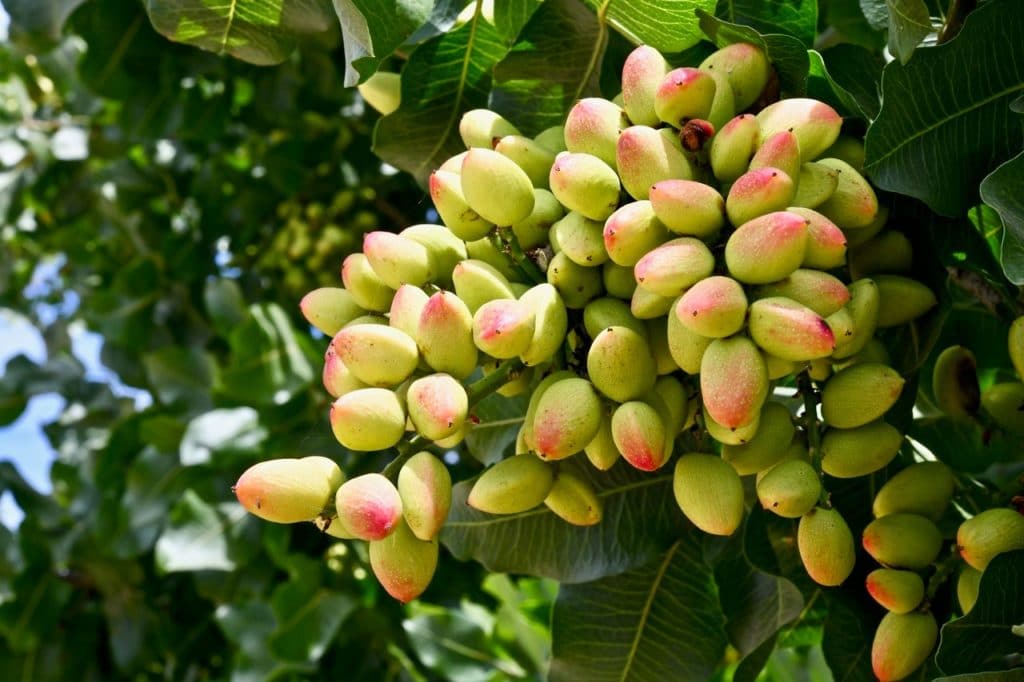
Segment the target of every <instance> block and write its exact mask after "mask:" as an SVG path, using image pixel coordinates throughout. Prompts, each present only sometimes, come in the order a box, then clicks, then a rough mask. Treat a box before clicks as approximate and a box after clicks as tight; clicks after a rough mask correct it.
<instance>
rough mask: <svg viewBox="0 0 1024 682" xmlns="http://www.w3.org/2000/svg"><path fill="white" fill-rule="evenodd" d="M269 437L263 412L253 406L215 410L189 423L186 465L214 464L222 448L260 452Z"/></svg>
mask: <svg viewBox="0 0 1024 682" xmlns="http://www.w3.org/2000/svg"><path fill="white" fill-rule="evenodd" d="M266 437H267V431H266V429H264V428H263V426H262V425H261V424H260V417H259V413H257V412H256V410H254V409H252V408H251V407H237V408H235V409H231V410H228V409H220V410H211V411H209V412H207V413H205V414H201V415H199V416H198V417H196V418H195V419H193V420H192V421H190V422H189V423H188V426H187V427H186V428H185V435H184V436H182V438H181V447H180V454H179V457H180V459H181V464H182V465H183V466H196V465H201V464H210V463H211V462H212V461H213V458H214V455H216V454H217V453H222V452H234V453H251V452H256V451H257V450H258V448H259V447H260V446H261V445H262V444H263V441H264V440H265V439H266Z"/></svg>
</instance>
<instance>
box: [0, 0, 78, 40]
mask: <svg viewBox="0 0 1024 682" xmlns="http://www.w3.org/2000/svg"><path fill="white" fill-rule="evenodd" d="M83 2H85V0H4V2H3V6H4V9H5V10H6V11H7V14H8V16H10V18H11V25H10V36H11V38H12V39H13V40H14V41H19V40H22V39H25V38H28V39H30V40H42V41H44V42H45V43H56V42H57V41H58V40H60V35H61V29H63V28H64V22H65V21H67V20H68V17H69V16H71V13H72V12H74V11H75V8H77V7H78V6H79V5H81V4H82V3H83Z"/></svg>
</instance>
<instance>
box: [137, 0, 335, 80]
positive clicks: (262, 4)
mask: <svg viewBox="0 0 1024 682" xmlns="http://www.w3.org/2000/svg"><path fill="white" fill-rule="evenodd" d="M146 11H147V12H148V13H149V19H150V21H151V22H153V27H154V28H155V29H156V30H157V31H159V32H160V33H162V34H163V35H164V36H166V37H167V38H169V39H170V40H174V41H177V42H180V43H187V44H189V45H193V46H195V47H198V48H201V49H203V50H208V51H209V52H214V53H216V54H229V55H231V56H232V57H236V58H238V59H241V60H243V61H247V62H252V63H253V64H277V63H278V62H282V61H284V59H285V58H286V57H287V56H288V55H289V54H291V52H292V50H294V49H295V47H296V45H297V44H298V37H299V36H300V35H303V34H309V33H323V32H324V31H327V30H328V29H330V27H331V24H332V23H333V22H334V16H333V15H332V13H331V8H330V4H329V3H328V2H327V0H228V1H227V2H218V3H211V2H207V1H206V0H146Z"/></svg>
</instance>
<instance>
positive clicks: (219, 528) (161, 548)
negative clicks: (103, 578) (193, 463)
mask: <svg viewBox="0 0 1024 682" xmlns="http://www.w3.org/2000/svg"><path fill="white" fill-rule="evenodd" d="M154 551H155V554H156V557H155V558H156V565H157V567H158V568H159V569H160V570H161V571H163V572H164V573H174V572H177V571H233V570H235V569H236V568H237V567H238V566H239V565H241V564H243V563H245V562H246V561H247V560H248V559H249V558H250V557H252V556H254V555H255V554H256V552H257V551H259V524H258V522H257V521H256V520H255V519H254V518H253V517H251V516H249V515H248V514H247V513H246V511H245V510H244V509H242V507H241V506H239V505H238V504H234V503H224V504H218V505H210V504H207V503H206V502H205V501H204V500H203V499H202V498H200V497H199V495H197V494H196V493H195V491H193V490H186V491H185V493H184V494H183V495H182V497H181V499H180V500H178V502H177V504H175V505H174V508H173V509H171V516H170V523H169V524H168V526H167V528H165V529H164V532H163V533H161V534H160V538H159V539H158V540H157V541H156V547H155V548H154Z"/></svg>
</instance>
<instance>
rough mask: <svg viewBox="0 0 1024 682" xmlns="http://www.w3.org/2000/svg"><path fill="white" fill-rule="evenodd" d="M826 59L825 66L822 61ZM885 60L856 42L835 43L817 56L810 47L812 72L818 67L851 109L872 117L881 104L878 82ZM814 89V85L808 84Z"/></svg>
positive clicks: (867, 119)
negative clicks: (853, 43) (846, 43)
mask: <svg viewBox="0 0 1024 682" xmlns="http://www.w3.org/2000/svg"><path fill="white" fill-rule="evenodd" d="M819 60H821V61H824V67H825V68H823V67H822V65H821V64H819V63H818V62H819ZM882 66H883V64H882V60H881V59H879V58H878V57H877V56H876V55H875V54H873V53H872V52H871V51H870V50H867V49H865V48H863V47H859V46H857V45H836V46H835V47H832V48H829V49H827V50H825V51H824V52H822V53H821V54H820V56H819V57H818V58H816V57H815V53H814V51H813V50H812V51H811V74H812V76H813V75H818V70H821V71H823V75H824V77H825V78H826V80H827V81H828V83H829V85H830V86H831V88H832V92H833V93H834V94H835V97H836V98H838V99H839V102H840V103H841V104H842V105H843V106H845V107H846V108H847V109H848V111H849V113H851V114H853V115H855V116H857V117H858V118H862V119H864V120H866V121H870V120H871V119H873V118H874V117H875V116H877V115H878V109H879V107H880V106H881V104H882V103H881V98H880V95H879V83H880V82H881V80H882ZM809 90H810V91H811V92H813V88H809Z"/></svg>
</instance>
